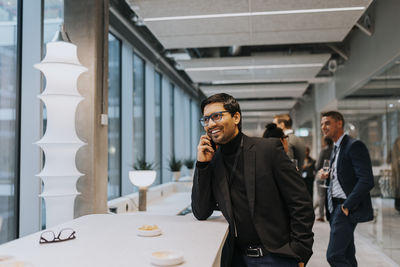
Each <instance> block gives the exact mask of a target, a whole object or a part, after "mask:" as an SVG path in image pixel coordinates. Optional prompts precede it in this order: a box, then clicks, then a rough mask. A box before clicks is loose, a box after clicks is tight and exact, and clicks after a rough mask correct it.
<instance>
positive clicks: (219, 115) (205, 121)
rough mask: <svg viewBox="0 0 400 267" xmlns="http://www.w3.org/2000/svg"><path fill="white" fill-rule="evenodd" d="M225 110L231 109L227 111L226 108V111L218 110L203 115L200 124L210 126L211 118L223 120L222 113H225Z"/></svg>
mask: <svg viewBox="0 0 400 267" xmlns="http://www.w3.org/2000/svg"><path fill="white" fill-rule="evenodd" d="M225 112H229V111H226V110H225V111H218V112H214V113H212V114H211V115H209V116H204V117H202V118H201V119H200V124H201V126H203V127H206V126H208V124H209V122H210V119H212V120H213V121H214V122H218V121H221V120H222V117H223V115H222V113H225Z"/></svg>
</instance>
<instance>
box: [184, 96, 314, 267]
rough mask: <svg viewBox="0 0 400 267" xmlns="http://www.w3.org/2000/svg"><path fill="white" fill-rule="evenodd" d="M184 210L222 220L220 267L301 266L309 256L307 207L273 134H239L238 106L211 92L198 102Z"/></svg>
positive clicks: (310, 219) (310, 237) (310, 223)
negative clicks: (188, 203) (188, 205)
mask: <svg viewBox="0 0 400 267" xmlns="http://www.w3.org/2000/svg"><path fill="white" fill-rule="evenodd" d="M201 109H202V113H203V117H202V118H201V120H200V122H201V124H202V126H203V127H204V130H205V131H206V134H204V135H202V136H201V137H200V142H199V145H198V148H197V163H196V170H195V175H194V180H193V189H192V210H193V214H194V216H195V217H196V218H197V219H199V220H206V219H207V218H208V217H209V216H210V215H211V214H212V213H213V211H214V210H220V211H221V212H222V214H223V215H224V217H225V219H226V220H227V221H228V223H229V226H230V227H229V235H228V237H227V239H226V242H225V245H224V249H223V252H222V262H221V263H222V264H221V265H222V266H228V267H229V266H232V267H246V266H258V267H263V266H264V267H265V266H288V267H289V266H293V267H297V266H304V263H305V262H307V261H308V259H309V258H310V257H311V254H312V244H313V233H312V226H313V222H314V212H313V208H312V202H311V198H310V196H309V194H308V193H307V189H306V186H305V184H304V182H303V181H302V178H301V177H300V175H299V173H298V172H297V171H296V169H295V166H294V164H293V163H292V162H291V161H290V159H289V157H288V156H287V155H286V153H285V152H284V150H283V146H282V143H281V141H280V140H279V138H267V139H266V138H251V137H248V136H246V135H244V134H243V133H242V132H241V111H240V106H239V103H238V102H237V101H236V99H235V98H233V97H232V96H230V95H227V94H216V95H213V96H210V97H209V98H207V99H206V100H204V101H203V102H202V104H201Z"/></svg>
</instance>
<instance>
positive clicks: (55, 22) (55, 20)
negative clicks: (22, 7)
mask: <svg viewBox="0 0 400 267" xmlns="http://www.w3.org/2000/svg"><path fill="white" fill-rule="evenodd" d="M63 21H64V0H45V1H44V18H43V45H44V46H45V44H47V43H48V42H50V41H51V40H52V39H53V37H54V35H55V33H56V32H57V31H58V30H59V29H60V25H61V24H62V23H63ZM66 31H67V32H68V29H66ZM44 49H46V47H44ZM44 51H46V50H44Z"/></svg>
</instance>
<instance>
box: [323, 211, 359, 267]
mask: <svg viewBox="0 0 400 267" xmlns="http://www.w3.org/2000/svg"><path fill="white" fill-rule="evenodd" d="M329 223H330V225H331V233H330V237H329V245H328V250H327V252H326V257H327V260H328V262H329V264H330V265H331V266H333V267H345V266H346V267H347V266H352V267H357V260H356V248H355V246H354V230H355V228H356V225H357V224H356V223H352V222H351V221H350V218H349V217H348V216H346V215H345V214H344V213H343V211H342V208H341V205H340V204H338V205H334V210H333V213H332V214H331V218H330V221H329Z"/></svg>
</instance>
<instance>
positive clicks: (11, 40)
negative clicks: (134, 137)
mask: <svg viewBox="0 0 400 267" xmlns="http://www.w3.org/2000/svg"><path fill="white" fill-rule="evenodd" d="M17 5H18V1H17V0H7V1H5V0H0V147H1V153H0V217H1V218H2V219H3V226H2V228H1V229H0V244H1V243H4V242H7V241H9V240H12V239H14V238H16V237H17V236H16V230H17V229H16V228H17V219H16V212H17V211H18V209H17V206H16V204H17V199H18V195H17V190H16V186H17V184H16V181H17V177H16V175H17V173H16V166H17V162H16V158H17V155H18V154H17V149H16V148H17V146H16V145H17V144H16V142H17V138H16V137H17V134H18V133H17V131H18V128H17V123H18V122H17V118H16V105H17V83H16V81H17V77H16V73H17V40H16V37H17V36H18V34H17V31H18V27H17V10H18V8H17Z"/></svg>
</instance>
